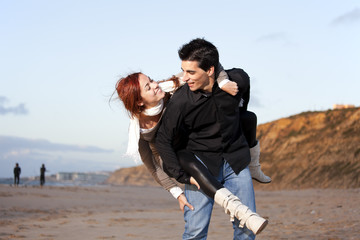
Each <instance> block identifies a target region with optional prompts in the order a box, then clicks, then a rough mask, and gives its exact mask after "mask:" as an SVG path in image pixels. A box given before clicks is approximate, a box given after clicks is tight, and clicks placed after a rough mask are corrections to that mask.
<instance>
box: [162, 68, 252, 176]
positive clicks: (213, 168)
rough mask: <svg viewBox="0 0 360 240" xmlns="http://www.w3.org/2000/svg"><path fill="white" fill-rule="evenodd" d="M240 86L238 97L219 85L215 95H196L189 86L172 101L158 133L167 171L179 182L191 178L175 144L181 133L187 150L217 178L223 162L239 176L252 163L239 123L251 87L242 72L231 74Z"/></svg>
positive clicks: (232, 70)
mask: <svg viewBox="0 0 360 240" xmlns="http://www.w3.org/2000/svg"><path fill="white" fill-rule="evenodd" d="M227 74H228V75H229V78H230V79H231V80H232V81H235V82H236V83H237V84H238V88H239V92H238V94H237V95H236V96H231V95H230V94H228V93H226V92H224V91H222V90H221V89H220V88H219V86H218V84H217V83H216V82H215V84H214V86H213V89H212V92H211V93H204V92H201V91H194V92H192V91H191V90H190V89H189V87H188V85H187V84H185V85H184V86H183V87H181V88H180V89H178V90H177V91H176V93H175V94H174V95H173V97H172V98H171V99H170V101H169V103H168V105H167V108H166V111H165V113H164V115H163V118H162V123H161V125H160V128H159V130H158V132H157V137H156V147H157V149H158V151H159V153H160V156H161V158H162V160H163V165H164V170H165V171H166V172H167V173H168V174H169V175H170V176H171V177H174V178H176V179H177V180H178V181H179V182H184V181H185V180H184V179H185V178H187V175H186V173H184V171H183V170H182V168H181V166H180V164H179V162H178V160H177V157H176V152H175V151H176V150H175V148H176V146H174V144H175V142H176V141H177V139H178V136H179V135H180V133H182V134H183V133H184V132H185V133H186V136H187V138H186V140H184V138H182V139H183V140H182V141H186V142H185V143H184V142H183V143H182V144H183V146H184V148H186V149H187V150H189V151H191V152H193V153H194V154H195V155H197V156H198V157H199V158H200V159H201V160H202V161H203V162H204V163H205V165H206V166H207V167H208V169H209V170H210V172H211V173H212V174H213V175H214V176H217V175H218V172H219V168H220V166H221V165H222V163H223V159H226V161H227V162H228V163H229V164H230V166H231V167H232V169H233V170H234V172H235V173H236V174H238V173H239V172H240V171H241V170H242V169H244V168H245V167H246V166H247V165H248V164H249V162H250V151H249V147H248V145H247V142H246V139H245V137H244V135H243V134H242V131H241V128H240V123H239V107H238V106H239V103H240V99H241V97H242V95H243V94H244V93H245V91H246V90H247V89H248V87H249V76H248V75H247V74H246V73H245V72H244V71H243V70H242V69H231V70H228V71H227Z"/></svg>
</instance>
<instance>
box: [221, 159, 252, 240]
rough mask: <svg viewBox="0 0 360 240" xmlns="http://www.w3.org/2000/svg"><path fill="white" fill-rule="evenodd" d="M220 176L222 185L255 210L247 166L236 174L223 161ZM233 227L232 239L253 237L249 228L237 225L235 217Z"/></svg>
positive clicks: (241, 239)
mask: <svg viewBox="0 0 360 240" xmlns="http://www.w3.org/2000/svg"><path fill="white" fill-rule="evenodd" d="M222 177H223V179H222V180H223V182H224V186H225V187H226V188H227V189H229V190H230V192H232V193H233V194H234V195H236V196H237V197H238V198H239V199H240V200H241V202H242V203H243V204H244V205H246V206H248V207H249V208H250V210H251V211H253V212H256V206H255V193H254V187H253V184H252V179H251V175H250V171H249V168H248V167H246V168H245V169H243V170H242V171H241V172H240V173H239V174H238V175H236V174H235V173H234V171H233V170H232V168H231V167H230V165H229V164H228V163H227V162H225V163H224V167H223V171H222ZM233 228H234V239H236V240H245V239H255V235H254V234H253V233H252V232H251V231H250V230H249V229H247V228H246V227H244V228H240V227H239V220H238V219H235V221H234V222H233Z"/></svg>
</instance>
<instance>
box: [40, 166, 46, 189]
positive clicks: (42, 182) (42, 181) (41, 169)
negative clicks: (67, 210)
mask: <svg viewBox="0 0 360 240" xmlns="http://www.w3.org/2000/svg"><path fill="white" fill-rule="evenodd" d="M45 172H46V168H45V165H44V164H43V165H42V166H41V168H40V186H43V185H44V184H45Z"/></svg>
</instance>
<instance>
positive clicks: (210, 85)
mask: <svg viewBox="0 0 360 240" xmlns="http://www.w3.org/2000/svg"><path fill="white" fill-rule="evenodd" d="M214 84H215V79H214V78H213V77H210V78H209V84H208V85H206V86H205V87H204V88H203V89H201V91H203V92H208V93H211V92H212V89H213V86H214Z"/></svg>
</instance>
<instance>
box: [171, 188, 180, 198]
mask: <svg viewBox="0 0 360 240" xmlns="http://www.w3.org/2000/svg"><path fill="white" fill-rule="evenodd" d="M169 191H170V193H171V195H173V197H174V198H175V199H177V198H178V197H179V196H180V195H181V194H182V193H183V190H182V189H181V188H180V187H172V188H170V190H169Z"/></svg>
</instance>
